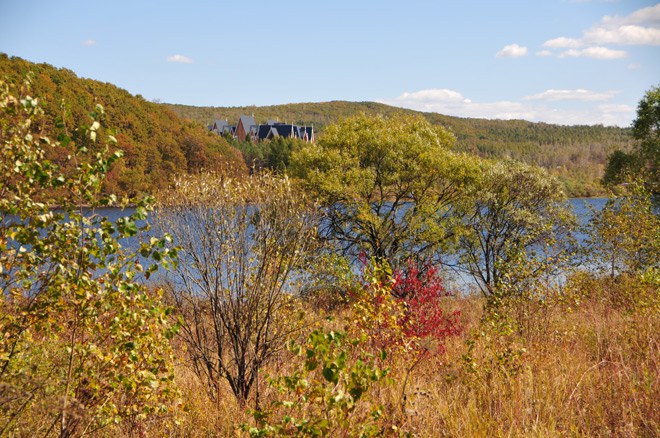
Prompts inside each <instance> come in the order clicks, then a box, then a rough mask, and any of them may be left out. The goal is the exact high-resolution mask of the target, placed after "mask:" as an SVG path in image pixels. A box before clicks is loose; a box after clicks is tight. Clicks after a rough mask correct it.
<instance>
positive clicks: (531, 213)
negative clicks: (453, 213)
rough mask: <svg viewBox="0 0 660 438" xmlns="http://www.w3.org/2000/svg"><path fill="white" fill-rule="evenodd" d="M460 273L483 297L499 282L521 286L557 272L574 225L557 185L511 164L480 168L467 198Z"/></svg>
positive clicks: (540, 171) (528, 168) (531, 169)
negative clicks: (475, 285) (477, 179)
mask: <svg viewBox="0 0 660 438" xmlns="http://www.w3.org/2000/svg"><path fill="white" fill-rule="evenodd" d="M469 199H470V202H471V207H470V208H471V210H470V211H471V212H470V214H469V215H467V216H466V218H465V223H466V224H467V228H468V230H469V231H468V232H466V233H464V234H462V235H461V239H460V250H459V255H460V262H461V264H460V268H461V270H463V271H465V272H467V273H468V274H469V275H470V276H472V278H474V280H475V281H476V283H477V285H478V286H479V288H480V289H481V291H482V293H483V294H484V295H486V296H489V295H492V294H493V293H494V292H495V290H496V289H498V288H499V287H500V286H502V283H503V282H506V283H508V285H507V287H513V286H514V285H515V284H517V285H518V286H522V285H524V284H526V283H528V282H529V281H530V280H532V279H534V280H536V279H538V278H539V276H541V275H543V274H546V275H547V274H549V273H551V272H553V271H554V270H556V269H559V268H560V267H561V264H562V261H565V260H566V259H567V257H568V255H569V254H570V252H569V251H570V249H571V248H570V245H568V244H569V243H570V239H569V237H570V234H571V232H572V228H573V226H574V223H575V219H574V217H573V215H572V213H571V211H570V209H569V208H568V206H567V204H566V197H565V195H564V194H563V192H562V190H561V185H560V184H559V182H558V181H557V180H556V179H554V178H552V177H550V176H549V175H548V174H547V173H546V172H545V171H544V170H543V169H541V168H538V167H532V166H528V165H525V164H522V163H517V162H504V161H502V162H495V163H490V162H484V163H483V174H482V177H481V179H480V181H479V183H478V184H475V185H474V187H473V189H472V191H471V192H470V194H469Z"/></svg>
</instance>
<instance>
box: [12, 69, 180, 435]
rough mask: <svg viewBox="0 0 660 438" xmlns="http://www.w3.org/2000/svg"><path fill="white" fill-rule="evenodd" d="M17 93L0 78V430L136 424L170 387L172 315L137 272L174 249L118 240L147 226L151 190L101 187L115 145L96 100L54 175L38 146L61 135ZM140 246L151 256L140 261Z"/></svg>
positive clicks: (158, 406) (169, 397)
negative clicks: (141, 194) (122, 195)
mask: <svg viewBox="0 0 660 438" xmlns="http://www.w3.org/2000/svg"><path fill="white" fill-rule="evenodd" d="M20 93H21V95H20V97H14V95H13V94H12V90H10V87H9V86H8V85H7V84H5V83H2V82H0V126H1V129H2V131H1V132H0V217H1V220H0V249H1V252H0V382H1V384H0V435H5V434H9V435H12V434H18V435H37V434H44V435H48V434H49V433H51V432H52V431H59V434H60V435H61V436H73V435H82V434H88V433H92V432H93V431H96V430H98V429H100V428H103V427H106V426H108V425H110V424H123V425H126V427H128V428H132V429H133V428H137V427H138V426H139V424H141V423H142V421H143V420H145V419H146V418H148V417H151V416H153V415H155V414H159V413H165V412H167V411H168V408H169V406H170V405H171V404H172V402H173V401H174V399H175V398H176V395H177V391H176V388H175V386H174V384H173V375H172V357H171V350H170V346H169V338H171V336H172V335H173V334H174V332H175V331H176V326H172V325H170V323H169V322H168V318H167V313H168V309H167V308H166V307H164V306H163V305H162V304H161V303H160V299H159V298H160V297H159V293H158V292H156V293H155V294H150V293H148V292H147V291H146V290H145V288H144V287H143V285H142V284H141V282H140V281H139V278H140V276H141V275H142V273H146V275H147V276H149V274H151V273H152V272H153V271H154V270H155V269H157V267H158V265H159V264H160V263H170V262H171V256H174V255H175V254H174V252H171V251H168V250H167V249H165V248H164V243H165V241H166V240H167V237H163V238H159V237H151V238H150V239H149V240H148V241H147V243H144V244H142V246H141V247H140V248H139V249H138V251H135V250H131V249H127V248H124V247H123V246H122V239H125V238H128V237H131V238H135V237H139V236H143V235H144V233H146V232H147V231H148V229H149V227H148V225H146V224H145V218H146V216H147V214H148V212H149V211H150V210H151V202H150V200H149V199H125V200H124V201H122V202H121V203H119V202H118V201H117V198H116V197H114V196H107V197H105V196H101V194H100V193H101V192H100V190H101V184H102V181H103V179H104V178H105V175H106V172H107V171H108V169H109V168H110V166H111V165H112V163H113V161H114V160H116V159H117V158H119V157H120V156H121V153H120V152H115V153H113V154H109V153H108V143H112V142H114V138H113V137H111V136H109V137H108V143H106V144H104V145H99V143H97V141H96V140H97V136H98V135H97V134H98V133H99V132H101V131H100V129H101V124H100V122H99V119H100V118H101V117H102V116H103V108H102V107H101V106H98V105H97V107H96V109H95V111H94V112H92V113H91V114H90V116H91V120H90V125H89V126H87V127H81V128H80V131H81V134H80V136H79V137H80V138H83V139H84V140H82V141H79V143H78V144H76V145H75V146H76V154H75V155H73V156H71V157H70V162H71V163H70V164H71V165H72V167H74V168H75V171H74V172H73V173H69V174H68V175H69V176H64V175H63V174H62V173H60V169H59V168H58V166H56V165H54V164H53V163H51V162H49V161H48V160H46V159H45V156H46V149H47V148H60V147H61V145H62V144H67V143H70V142H71V139H70V137H69V136H68V135H67V134H66V133H63V134H62V135H60V136H59V137H58V139H59V141H53V140H51V139H49V138H47V137H45V136H42V135H41V134H40V132H39V126H40V117H41V115H42V111H41V109H40V107H39V104H38V101H37V99H34V98H31V97H30V96H29V95H27V88H24V89H22V90H21V91H20ZM55 192H58V193H60V194H61V196H59V197H58V198H55V197H54V195H52V193H55ZM129 203H134V204H135V210H134V213H133V214H132V215H130V216H124V217H121V218H119V219H117V220H116V221H114V222H113V221H111V220H109V219H108V218H106V217H104V216H102V215H100V214H98V213H97V212H96V210H95V209H96V208H99V207H111V206H118V205H119V206H124V207H125V206H126V205H128V204H129ZM81 205H87V206H88V208H87V209H83V208H82V207H80V206H81ZM56 207H57V209H56ZM140 257H145V258H151V259H152V261H150V265H149V267H148V268H147V269H146V270H145V269H144V268H145V267H144V266H143V260H142V259H141V258H140Z"/></svg>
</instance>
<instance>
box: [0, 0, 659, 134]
mask: <svg viewBox="0 0 660 438" xmlns="http://www.w3.org/2000/svg"><path fill="white" fill-rule="evenodd" d="M0 52H5V53H7V54H9V55H10V56H19V57H22V58H25V59H28V60H30V61H34V62H47V63H49V64H52V65H54V66H56V67H66V68H68V69H71V70H73V71H74V72H75V73H76V74H78V75H79V76H82V77H88V78H92V79H97V80H100V81H104V82H110V83H113V84H116V85H118V86H120V87H122V88H124V89H126V90H128V91H130V92H131V93H134V94H141V95H143V96H144V97H145V98H147V99H150V100H160V101H163V102H171V103H182V104H190V105H201V106H239V105H273V104H282V103H291V102H321V101H328V100H350V101H379V102H383V103H387V104H390V105H396V106H401V107H406V108H413V109H418V110H423V111H435V112H439V113H443V114H449V115H456V116H462V117H486V118H501V119H510V118H521V119H526V120H532V121H546V122H551V123H560V124H568V125H571V124H596V123H602V124H605V125H619V126H628V125H629V124H630V122H631V121H632V120H633V119H634V117H635V109H636V106H637V102H638V101H639V99H640V98H641V97H642V96H643V94H644V92H645V91H646V90H648V89H649V88H650V87H651V86H657V85H660V3H658V2H653V1H650V2H648V1H626V0H620V1H613V0H609V1H602V0H601V1H597V0H591V1H587V0H527V1H492V0H491V1H488V0H483V1H476V0H475V1H469V0H464V1H457V0H453V1H440V0H437V1H415V0H409V1H405V2H401V1H399V2H393V1H366V0H365V1H361V0H352V1H344V0H336V1H326V2H318V1H309V2H303V1H286V0H281V1H279V2H273V1H269V2H262V1H259V0H252V1H249V2H242V1H240V0H238V1H237V0H234V1H231V2H229V1H195V0H189V1H185V2H184V1H147V0H133V1H123V0H116V1H105V2H88V1H87V2H82V1H52V0H48V1H46V0H40V1H38V0H0Z"/></svg>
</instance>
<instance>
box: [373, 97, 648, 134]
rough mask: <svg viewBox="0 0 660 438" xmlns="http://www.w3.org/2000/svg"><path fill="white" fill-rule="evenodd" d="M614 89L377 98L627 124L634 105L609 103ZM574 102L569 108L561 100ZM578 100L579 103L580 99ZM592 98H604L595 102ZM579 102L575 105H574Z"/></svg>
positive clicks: (449, 110) (494, 114) (450, 110)
mask: <svg viewBox="0 0 660 438" xmlns="http://www.w3.org/2000/svg"><path fill="white" fill-rule="evenodd" d="M615 94H616V93H615V92H613V91H607V92H595V91H591V90H583V89H576V90H546V91H544V92H541V93H538V94H534V95H530V96H526V97H523V98H522V99H520V100H517V101H516V100H501V101H494V102H478V101H473V100H472V99H469V98H467V97H465V96H463V95H462V94H461V93H459V92H458V91H454V90H449V89H427V90H419V91H415V92H406V93H403V94H401V95H400V96H398V97H395V98H390V99H381V100H379V102H381V103H385V104H387V105H392V106H397V107H401V108H410V109H414V110H418V111H425V112H437V113H441V114H447V115H452V116H458V117H478V118H488V119H503V120H510V119H523V120H529V121H533V122H547V123H557V124H562V125H577V124H587V125H593V124H603V125H618V126H628V125H629V124H630V121H631V120H632V119H633V117H634V114H635V108H633V107H631V106H628V105H620V104H610V103H606V101H607V100H609V99H610V98H612V97H613V96H614V95H615ZM566 101H572V102H575V103H574V104H572V105H571V107H570V108H566V107H564V106H563V102H566ZM580 102H581V103H580ZM594 102H603V103H602V104H600V105H594ZM575 105H578V106H581V107H580V108H577V109H576V108H575V107H574V106H575Z"/></svg>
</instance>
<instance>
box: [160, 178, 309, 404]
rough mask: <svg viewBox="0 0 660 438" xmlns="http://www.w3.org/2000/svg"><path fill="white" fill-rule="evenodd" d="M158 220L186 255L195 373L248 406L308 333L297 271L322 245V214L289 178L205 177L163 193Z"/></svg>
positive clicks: (178, 285)
mask: <svg viewBox="0 0 660 438" xmlns="http://www.w3.org/2000/svg"><path fill="white" fill-rule="evenodd" d="M155 221H156V223H157V226H158V227H159V228H160V229H163V230H168V231H169V232H170V233H171V234H172V236H173V238H174V241H175V242H176V244H177V245H180V246H181V248H182V251H183V252H182V253H181V254H180V258H179V263H178V265H177V267H176V269H174V271H173V274H172V278H171V293H172V297H173V299H174V302H175V305H176V308H177V310H178V313H179V316H180V317H181V318H182V330H181V336H182V338H183V340H184V341H185V343H186V344H187V346H188V351H189V353H190V359H191V361H192V364H193V367H194V370H195V372H196V374H197V376H198V377H199V378H200V379H201V380H202V381H203V382H204V383H205V384H206V389H207V391H208V394H209V396H210V397H211V398H212V399H214V400H218V399H219V397H220V390H221V384H222V383H223V380H224V381H226V382H228V383H229V386H230V387H231V390H232V391H233V393H234V395H235V396H236V398H237V399H238V401H239V403H240V404H242V405H245V404H246V402H247V401H248V397H249V396H250V394H251V390H252V388H253V387H254V386H255V383H256V382H258V379H259V370H260V369H261V367H262V366H263V365H264V363H266V362H267V361H268V360H269V359H270V358H271V357H272V356H273V355H274V354H275V353H277V352H278V351H279V350H280V349H282V348H283V347H284V345H285V342H286V340H288V339H289V337H290V336H291V335H292V334H293V333H296V331H297V330H298V329H299V326H300V324H299V322H300V321H299V320H300V318H299V317H297V316H296V303H295V301H294V298H293V294H294V293H295V292H296V290H297V286H298V285H297V280H298V277H297V276H296V275H295V273H296V272H297V270H298V269H299V268H301V267H302V264H303V262H305V258H306V255H307V254H308V252H309V251H310V249H311V248H313V245H314V236H315V234H316V230H315V222H316V221H315V215H314V210H313V208H312V206H311V205H310V203H309V202H308V201H307V199H306V197H305V196H304V195H303V194H302V193H300V192H299V191H298V190H296V188H295V187H294V186H293V185H292V184H291V181H289V180H288V179H286V178H277V177H275V176H273V175H270V174H256V175H253V176H252V177H249V178H243V179H240V180H237V179H231V178H222V177H220V176H217V175H214V174H201V175H199V176H196V177H182V178H180V179H178V180H177V182H176V185H175V187H174V188H173V189H172V190H170V191H168V192H166V193H164V194H163V196H162V198H161V200H160V203H159V209H158V214H157V215H156V218H155ZM255 405H256V406H257V407H258V405H259V392H258V391H257V392H256V395H255Z"/></svg>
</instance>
